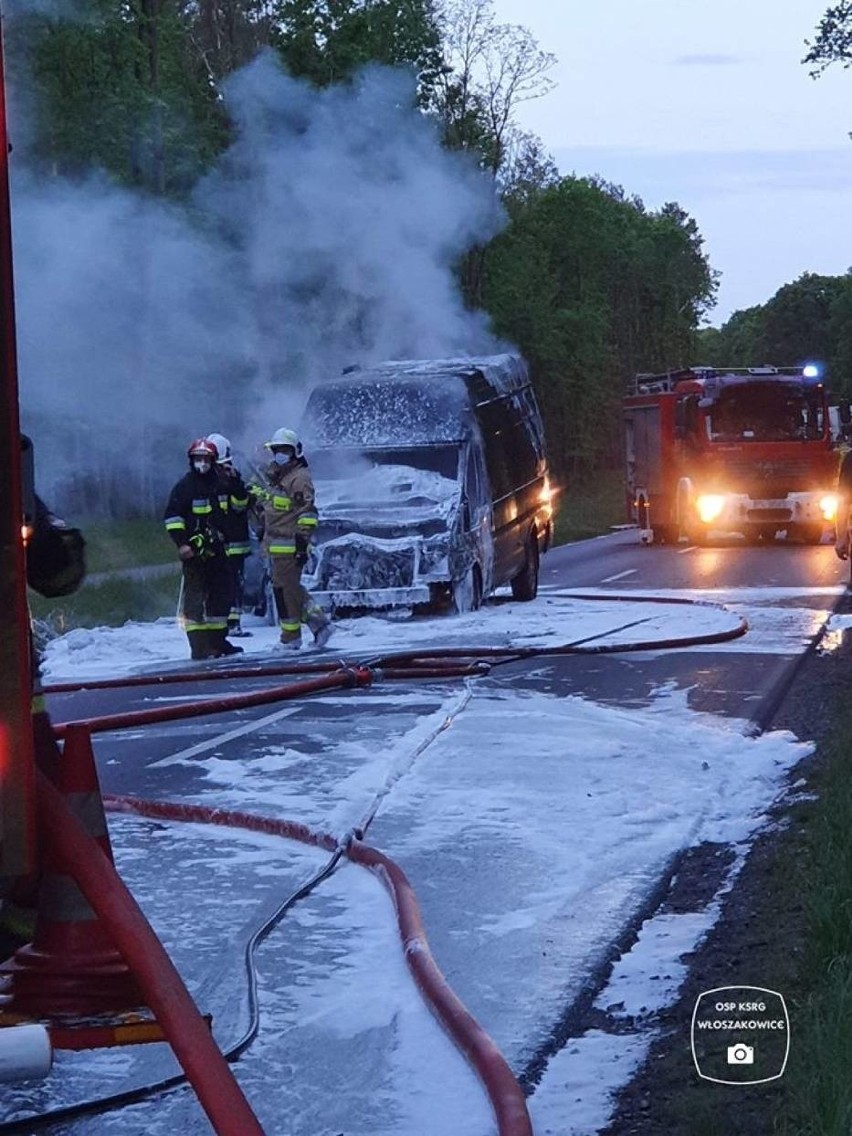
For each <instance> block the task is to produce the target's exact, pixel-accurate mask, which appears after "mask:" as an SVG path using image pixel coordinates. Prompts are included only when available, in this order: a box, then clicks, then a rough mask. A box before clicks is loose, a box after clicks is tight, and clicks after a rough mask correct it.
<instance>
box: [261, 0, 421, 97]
mask: <svg viewBox="0 0 852 1136" xmlns="http://www.w3.org/2000/svg"><path fill="white" fill-rule="evenodd" d="M272 42H273V43H274V45H275V47H276V48H277V49H278V51H279V52H280V54H281V58H282V59H283V61H284V63H285V65H286V67H287V69H288V70H289V71H290V73H291V74H293V75H296V76H299V77H301V78H305V79H309V80H310V81H311V82H312V83H315V84H316V85H317V86H327V85H328V84H330V83H339V82H343V81H345V80H347V79H349V78H351V76H352V75H353V74H354V72H355V71H357V69H358V68H359V67H363V66H364V65H365V64H367V63H384V64H387V65H388V66H408V67H411V68H413V69H414V71H415V72H416V73H417V77H418V87H419V94H420V99H421V101H422V102H424V103H428V102H429V101H430V99H431V97H432V91H433V90H434V87H435V83H436V81H437V77H438V74H439V73H440V70H441V66H442V59H441V50H440V32H439V28H438V23H437V16H436V13H435V10H434V5H433V0H279V3H278V4H277V7H276V14H275V20H274V32H273V35H272Z"/></svg>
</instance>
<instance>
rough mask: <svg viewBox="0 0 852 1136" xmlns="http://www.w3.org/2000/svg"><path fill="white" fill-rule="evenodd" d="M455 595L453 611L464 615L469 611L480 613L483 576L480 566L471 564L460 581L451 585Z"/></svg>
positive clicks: (454, 581)
mask: <svg viewBox="0 0 852 1136" xmlns="http://www.w3.org/2000/svg"><path fill="white" fill-rule="evenodd" d="M450 587H451V589H452V595H453V611H455V612H456V614H458V615H464V614H465V613H466V612H468V611H478V610H479V609H480V608H481V607H482V576H481V575H480V573H479V565H478V564H471V566H470V567H469V568H468V570H467V571H466V572H465V574H464V575H463V576H462V578H461V579H460V580H453V582H452V584H451V585H450Z"/></svg>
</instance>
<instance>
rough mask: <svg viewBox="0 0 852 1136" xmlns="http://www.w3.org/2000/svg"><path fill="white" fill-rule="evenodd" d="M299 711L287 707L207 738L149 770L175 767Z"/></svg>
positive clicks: (164, 758) (151, 766)
mask: <svg viewBox="0 0 852 1136" xmlns="http://www.w3.org/2000/svg"><path fill="white" fill-rule="evenodd" d="M300 709H301V707H300V706H287V707H286V708H285V709H284V710H276V711H275V713H274V714H267V715H266V717H264V718H258V719H257V720H256V721H254V722H247V723H246V724H245V725H244V726H238V727H237V729H235V730H228V731H227V733H224V734H217V735H216V737H215V738H208V740H207V741H206V742H199V743H198V744H197V745H194V746H190V747H189V748H188V749H180V750H178V752H177V753H170V754H169V756H168V757H161V758H160V760H159V761H155V762H153V764H152V765H150V766H149V767H148V768H149V769H157V768H159V767H160V766H163V765H177V764H178V763H179V762H181V761H183V760H184V759H185V758H187V757H195V755H196V754H197V753H204V752H205V750H208V749H215V748H216V746H219V745H222V744H223V743H224V742H230V741H233V739H234V738H241V737H243V736H244V735H245V734H250V733H252V732H253V731H254V730H260V729H262V728H263V727H264V726H268V725H269V724H270V723H271V722H277V721H278V720H279V719H280V718H287V717H289V716H290V715H291V714H295V713H297V712H298V711H299V710H300Z"/></svg>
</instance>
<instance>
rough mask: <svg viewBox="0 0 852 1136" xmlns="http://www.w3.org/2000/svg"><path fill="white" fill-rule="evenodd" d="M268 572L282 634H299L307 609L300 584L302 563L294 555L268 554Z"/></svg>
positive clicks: (306, 602) (303, 589)
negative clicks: (297, 561) (298, 562)
mask: <svg viewBox="0 0 852 1136" xmlns="http://www.w3.org/2000/svg"><path fill="white" fill-rule="evenodd" d="M269 574H270V576H271V577H272V594H273V595H274V596H275V607H276V609H277V611H278V624H279V626H280V628H281V633H282V635H286V636H288V637H290V636H292V637H293V638H294V639H295V638H296V637H297V636H301V633H302V620H303V618H304V617H305V613H306V612H307V609H308V603H309V600H308V593H307V591H306V590H305V588H304V587H303V586H302V565H301V564H297V563H296V558H295V556H292V555H290V554H286V553H285V554H284V555H281V556H270V558H269Z"/></svg>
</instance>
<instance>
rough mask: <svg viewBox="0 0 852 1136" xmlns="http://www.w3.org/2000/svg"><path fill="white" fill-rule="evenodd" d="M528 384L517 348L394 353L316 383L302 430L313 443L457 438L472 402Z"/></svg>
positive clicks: (481, 402) (388, 443)
mask: <svg viewBox="0 0 852 1136" xmlns="http://www.w3.org/2000/svg"><path fill="white" fill-rule="evenodd" d="M529 384H530V379H529V375H528V372H527V368H526V364H525V363H524V361H523V359H521V358H520V357H519V356H517V355H511V354H503V355H489V356H474V357H463V358H453V359H400V360H393V361H390V362H386V363H380V364H378V365H377V366H374V367H369V368H364V369H360V368H359V369H352V370H350V371H349V372H348V373H347V374H346V375H345V376H344V377H342V378H338V379H334V380H331V381H329V382H325V383H322V384H320V385H319V386H318V387H316V388H315V389H314V390H313V392H312V393H311V396H310V398H309V400H308V404H307V407H306V410H305V417H304V419H303V422H302V427H301V432H302V434H303V435H304V437H305V440H306V442H307V443H308V444H309V445H311V446H313V447H317V446H361V447H363V446H393V445H399V444H407V445H412V444H413V445H434V444H436V443H444V442H454V441H459V440H461V439H462V438H463V437H465V436H466V434H467V433H468V431H469V429H470V421H469V418H470V412H471V411H472V410H473V408H474V407H476V406H482V405H484V404H487V403H489V402H491V401H494V400H496V399H500V398H505V397H506V396H507V395H512V394H514V393H516V392H517V393H520V392H521V391H522V390H523V389H525V388H526V387H528V386H529Z"/></svg>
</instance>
